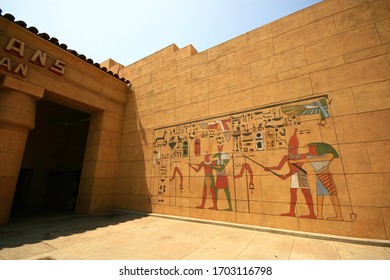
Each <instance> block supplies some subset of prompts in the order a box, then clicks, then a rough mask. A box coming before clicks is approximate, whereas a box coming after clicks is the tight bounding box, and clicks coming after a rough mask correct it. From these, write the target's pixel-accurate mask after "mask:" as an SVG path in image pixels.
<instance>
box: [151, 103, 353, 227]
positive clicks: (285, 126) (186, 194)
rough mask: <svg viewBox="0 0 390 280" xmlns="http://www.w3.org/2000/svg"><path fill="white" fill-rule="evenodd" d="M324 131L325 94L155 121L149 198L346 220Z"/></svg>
mask: <svg viewBox="0 0 390 280" xmlns="http://www.w3.org/2000/svg"><path fill="white" fill-rule="evenodd" d="M332 134H334V128H333V123H332V117H331V100H329V99H328V96H326V95H323V96H318V97H315V98H310V99H304V100H297V101H294V102H289V103H283V104H276V105H273V106H267V107H263V108H257V109H253V110H250V111H243V112H237V113H233V114H231V115H223V116H219V117H216V118H213V119H207V120H198V121H194V122H190V123H183V124H178V125H174V126H169V127H162V128H158V129H155V130H154V143H153V145H154V149H153V164H152V169H153V170H152V177H151V180H152V204H155V205H156V204H157V205H170V206H179V207H192V208H198V209H204V210H213V211H237V212H246V213H261V214H266V215H267V214H268V215H282V216H290V217H300V218H308V219H332V220H336V221H354V220H355V219H356V216H357V215H356V213H353V210H352V207H351V205H350V202H349V198H348V190H345V188H348V186H347V185H346V184H345V183H344V182H345V178H344V175H343V172H342V163H341V159H340V156H339V153H338V152H337V150H338V145H337V139H336V137H332ZM329 135H330V137H329ZM324 139H330V140H331V142H326V141H324ZM335 178H336V179H335ZM338 182H341V185H342V187H343V188H344V190H343V192H342V195H341V196H342V197H340V195H339V190H338V188H339V186H338Z"/></svg>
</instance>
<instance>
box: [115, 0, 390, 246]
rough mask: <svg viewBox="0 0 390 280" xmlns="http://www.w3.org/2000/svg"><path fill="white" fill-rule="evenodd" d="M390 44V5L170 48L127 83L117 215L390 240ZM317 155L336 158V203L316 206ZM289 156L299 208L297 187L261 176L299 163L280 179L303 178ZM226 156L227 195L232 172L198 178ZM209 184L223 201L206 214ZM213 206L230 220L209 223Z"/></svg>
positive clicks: (315, 13) (366, 1) (340, 9)
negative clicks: (205, 45) (310, 157)
mask: <svg viewBox="0 0 390 280" xmlns="http://www.w3.org/2000/svg"><path fill="white" fill-rule="evenodd" d="M389 43H390V2H389V1H380V0H378V1H372V0H347V1H339V0H327V1H323V2H321V3H319V4H316V5H314V6H312V7H309V8H307V9H304V10H302V11H299V12H297V13H294V14H291V15H289V16H287V17H285V18H282V19H280V20H277V21H275V22H272V23H270V24H267V25H265V26H262V27H260V28H258V29H255V30H252V31H250V32H248V33H246V34H243V35H241V36H238V37H236V38H234V39H232V40H230V41H227V42H225V43H223V44H220V45H217V46H215V47H213V48H210V49H208V50H205V51H203V52H200V53H199V52H197V51H196V49H195V48H194V47H193V46H191V45H189V46H187V47H184V48H181V49H180V48H178V47H177V46H176V45H171V46H168V47H166V48H164V49H162V50H160V51H158V52H156V53H154V54H152V55H150V56H148V57H146V58H144V59H142V60H140V61H138V62H136V63H134V64H131V65H129V66H127V67H124V68H122V69H120V70H119V74H120V76H124V77H125V78H127V79H130V80H131V81H132V84H133V93H132V94H130V95H128V100H127V107H126V112H125V121H124V128H123V138H122V148H121V153H120V167H119V169H118V172H117V179H116V182H115V185H114V188H113V200H114V202H113V203H114V208H119V209H129V210H136V211H147V212H149V211H151V212H156V213H164V214H172V215H179V216H186V217H196V218H202V219H210V220H221V221H228V222H234V223H244V224H254V225H260V226H266V227H275V228H283V229H290V230H299V231H307V232H318V233H326V234H335V235H345V236H354V237H364V238H378V239H389V238H390V235H389V232H390V191H389V188H388V187H389V185H390V173H389V171H390V167H389V166H390V164H389V156H388V154H389V152H390V137H389V135H390V126H389V125H388V123H389V120H390V64H389V59H390V56H389V49H390V44H389ZM114 67H115V66H114ZM309 109H312V110H311V111H310V110H309ZM295 131H296V135H295V136H296V139H295V140H294V137H295V136H293V135H294V132H295ZM259 133H261V134H259ZM260 136H261V137H262V140H261V139H260ZM256 137H257V138H256ZM294 143H295V144H294ZM309 143H326V144H329V145H330V146H331V147H332V148H333V149H334V151H335V152H333V154H332V153H330V152H329V150H327V153H326V154H332V156H333V158H332V159H331V161H330V162H329V163H330V164H329V165H328V167H329V170H328V171H329V174H331V175H330V177H331V178H333V182H334V184H333V186H334V187H335V188H336V189H337V192H336V194H335V193H332V194H331V195H323V193H318V192H319V188H318V186H317V183H316V177H317V175H318V174H316V172H315V168H313V167H312V166H311V165H310V163H309V162H308V161H307V160H306V161H304V160H303V158H304V157H305V156H306V155H307V153H308V151H309V150H308V146H307V145H308V144H309ZM289 144H290V145H289ZM291 145H293V146H294V145H295V146H296V147H297V148H298V153H299V154H301V155H303V156H302V157H301V159H302V161H301V162H296V163H295V164H298V165H299V166H301V167H302V168H303V169H304V170H305V171H306V172H307V179H308V184H309V192H308V191H307V189H306V190H303V191H302V190H301V189H297V190H296V191H297V192H296V195H297V205H296V206H294V205H293V204H292V203H293V202H292V201H293V200H294V198H292V197H294V191H295V190H292V189H290V180H291V177H294V176H289V177H287V178H284V176H281V177H278V176H276V175H275V174H273V173H271V172H270V171H268V170H266V169H264V168H263V167H261V166H260V165H259V164H261V165H263V166H265V167H276V166H278V164H279V163H280V162H281V160H282V159H283V158H285V159H288V158H289V159H290V161H286V162H285V164H284V165H283V166H281V168H280V170H276V169H275V170H273V171H274V172H275V173H277V174H278V175H284V174H288V173H289V172H290V174H293V173H297V170H298V168H297V167H295V166H294V165H292V162H291V159H292V157H291V156H290V157H288V155H289V154H291V153H293V152H292V150H291V148H292V146H291ZM218 146H223V148H222V149H223V150H222V152H223V153H224V155H225V157H224V158H225V159H228V160H229V161H228V162H227V164H226V165H225V170H224V172H225V174H226V176H227V180H226V179H220V181H219V182H217V180H219V179H218V178H217V173H218V172H223V171H218V170H216V169H215V168H214V169H213V171H212V172H213V176H214V182H209V181H207V180H208V179H207V178H206V179H207V180H206V181H205V173H204V169H200V170H199V172H196V170H195V169H196V168H197V167H200V168H202V165H199V164H201V162H202V161H205V163H204V166H206V165H207V163H208V162H209V161H213V160H214V163H210V164H211V165H212V164H214V165H215V166H218V164H219V166H220V163H218V162H217V160H218V152H219V151H218ZM289 147H290V151H289V149H288V148H289ZM206 154H210V160H208V159H207V158H206V160H205V155H206ZM286 155H287V157H286ZM213 156H215V157H213ZM219 156H221V153H220V154H219ZM246 157H249V159H248V158H246ZM219 159H221V158H219ZM319 161H320V160H319ZM320 162H323V161H320ZM225 163H226V162H225ZM282 163H283V162H282ZM289 163H290V167H291V166H293V167H291V168H289V167H288V166H289ZM190 164H191V165H192V166H193V167H194V168H191V167H190ZM302 164H303V165H302ZM248 165H249V167H250V168H251V171H252V172H253V177H252V180H253V182H251V176H250V175H251V174H250V171H249V169H248V168H247V169H245V168H244V169H243V167H247V166H248ZM208 166H210V165H208ZM242 169H243V170H244V172H243V175H242V177H239V176H238V175H240V174H239V173H240V171H241V170H242ZM175 171H176V172H175ZM300 172H302V171H300ZM206 177H207V176H206ZM209 177H210V176H209ZM209 177H208V178H209ZM330 180H332V179H330ZM226 181H227V182H226ZM204 182H206V183H204ZM209 183H210V185H209ZM204 184H206V187H207V188H210V187H211V191H210V189H207V193H206V194H207V197H206V198H207V199H206V204H205V205H204V209H199V208H197V207H198V206H202V205H201V204H202V197H203V188H204ZM226 185H228V190H229V191H227V188H226V187H227V186H226ZM213 186H214V188H213ZM301 187H302V185H301ZM215 189H218V192H217V191H215ZM212 193H214V194H215V193H217V197H216V198H215V199H214V202H215V201H216V202H217V209H218V210H215V209H208V208H209V207H211V208H212V207H213V206H214V204H213V196H212ZM229 193H230V197H229ZM310 198H311V199H312V201H313V204H314V205H313V209H314V213H315V216H317V218H321V216H322V219H316V218H313V217H312V216H308V217H307V216H306V217H300V216H302V215H304V216H305V215H308V214H310V207H311V206H310V204H311V200H310ZM229 201H230V203H231V206H232V209H229ZM321 205H322V212H323V214H322V215H320V213H321ZM293 206H294V207H293ZM338 207H340V208H338ZM292 208H294V213H293V214H294V215H292V213H291V211H290V212H289V210H290V209H292ZM224 209H227V210H226V211H223V210H224ZM337 209H340V211H341V215H337V211H338V210H337ZM284 213H289V214H290V215H288V216H285V215H282V214H284ZM332 217H337V219H336V220H333V219H331V218H332Z"/></svg>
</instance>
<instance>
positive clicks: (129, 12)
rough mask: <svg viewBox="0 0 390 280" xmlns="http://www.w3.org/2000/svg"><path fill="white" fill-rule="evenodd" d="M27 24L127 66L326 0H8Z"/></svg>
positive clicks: (204, 44) (7, 9) (5, 9)
mask: <svg viewBox="0 0 390 280" xmlns="http://www.w3.org/2000/svg"><path fill="white" fill-rule="evenodd" d="M2 2H3V3H1V4H0V8H1V9H2V14H3V15H4V14H6V13H10V14H12V15H13V16H14V17H15V18H16V20H22V21H24V22H25V23H26V24H27V26H28V27H29V26H34V27H36V28H37V29H38V30H39V32H45V33H47V34H49V35H50V36H51V37H56V38H57V39H58V40H59V42H60V43H64V44H66V45H67V46H68V48H70V49H73V50H76V51H77V52H78V53H79V54H84V55H85V56H86V57H87V58H91V59H93V60H94V61H95V62H99V63H100V62H103V61H104V60H106V59H107V58H112V59H114V60H115V61H117V62H119V63H121V64H123V65H125V66H127V65H129V64H131V63H133V62H135V61H137V60H140V59H142V58H144V57H146V56H148V55H150V54H152V53H154V52H156V51H158V50H160V49H162V48H165V47H166V46H169V45H171V44H173V43H175V44H176V45H177V46H178V47H179V48H183V47H185V46H187V45H189V44H192V45H193V46H194V47H195V49H197V50H198V52H201V51H204V50H206V49H209V48H211V47H214V46H216V45H218V44H221V43H223V42H225V41H228V40H230V39H233V38H235V37H237V36H239V35H241V34H244V33H246V32H248V31H251V30H253V29H255V28H257V27H260V26H262V25H265V24H267V23H269V22H272V21H274V20H277V19H279V18H282V17H284V16H287V15H289V14H292V13H294V12H296V11H299V10H301V9H304V8H306V7H308V6H311V5H313V4H315V3H318V2H320V0H34V1H29V0H5V1H2Z"/></svg>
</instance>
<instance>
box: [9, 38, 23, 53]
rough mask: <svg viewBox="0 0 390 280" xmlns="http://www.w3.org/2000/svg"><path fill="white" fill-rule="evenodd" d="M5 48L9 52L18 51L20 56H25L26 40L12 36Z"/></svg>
mask: <svg viewBox="0 0 390 280" xmlns="http://www.w3.org/2000/svg"><path fill="white" fill-rule="evenodd" d="M5 50H6V51H7V52H9V53H16V54H17V55H18V56H19V57H23V56H24V42H22V41H20V40H18V39H16V38H12V39H11V40H10V41H9V42H8V45H7V47H6V48H5Z"/></svg>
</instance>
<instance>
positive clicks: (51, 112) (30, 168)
mask: <svg viewBox="0 0 390 280" xmlns="http://www.w3.org/2000/svg"><path fill="white" fill-rule="evenodd" d="M89 122H90V114H88V113H85V112H81V111H78V110H75V109H72V108H68V107H65V106H63V105H60V104H57V103H53V102H50V101H47V100H45V99H41V100H39V101H37V107H36V119H35V128H34V129H33V130H31V131H30V132H29V135H28V139H27V144H26V147H25V151H24V155H23V161H22V165H21V169H20V172H19V178H18V183H17V186H16V191H15V195H14V200H13V206H12V211H11V220H12V219H23V218H25V217H27V216H31V215H42V214H44V215H48V214H58V213H65V212H72V211H73V210H74V207H75V205H76V199H77V190H78V187H79V183H80V176H81V169H82V164H83V157H84V151H85V146H86V140H87V136H88V128H89Z"/></svg>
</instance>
